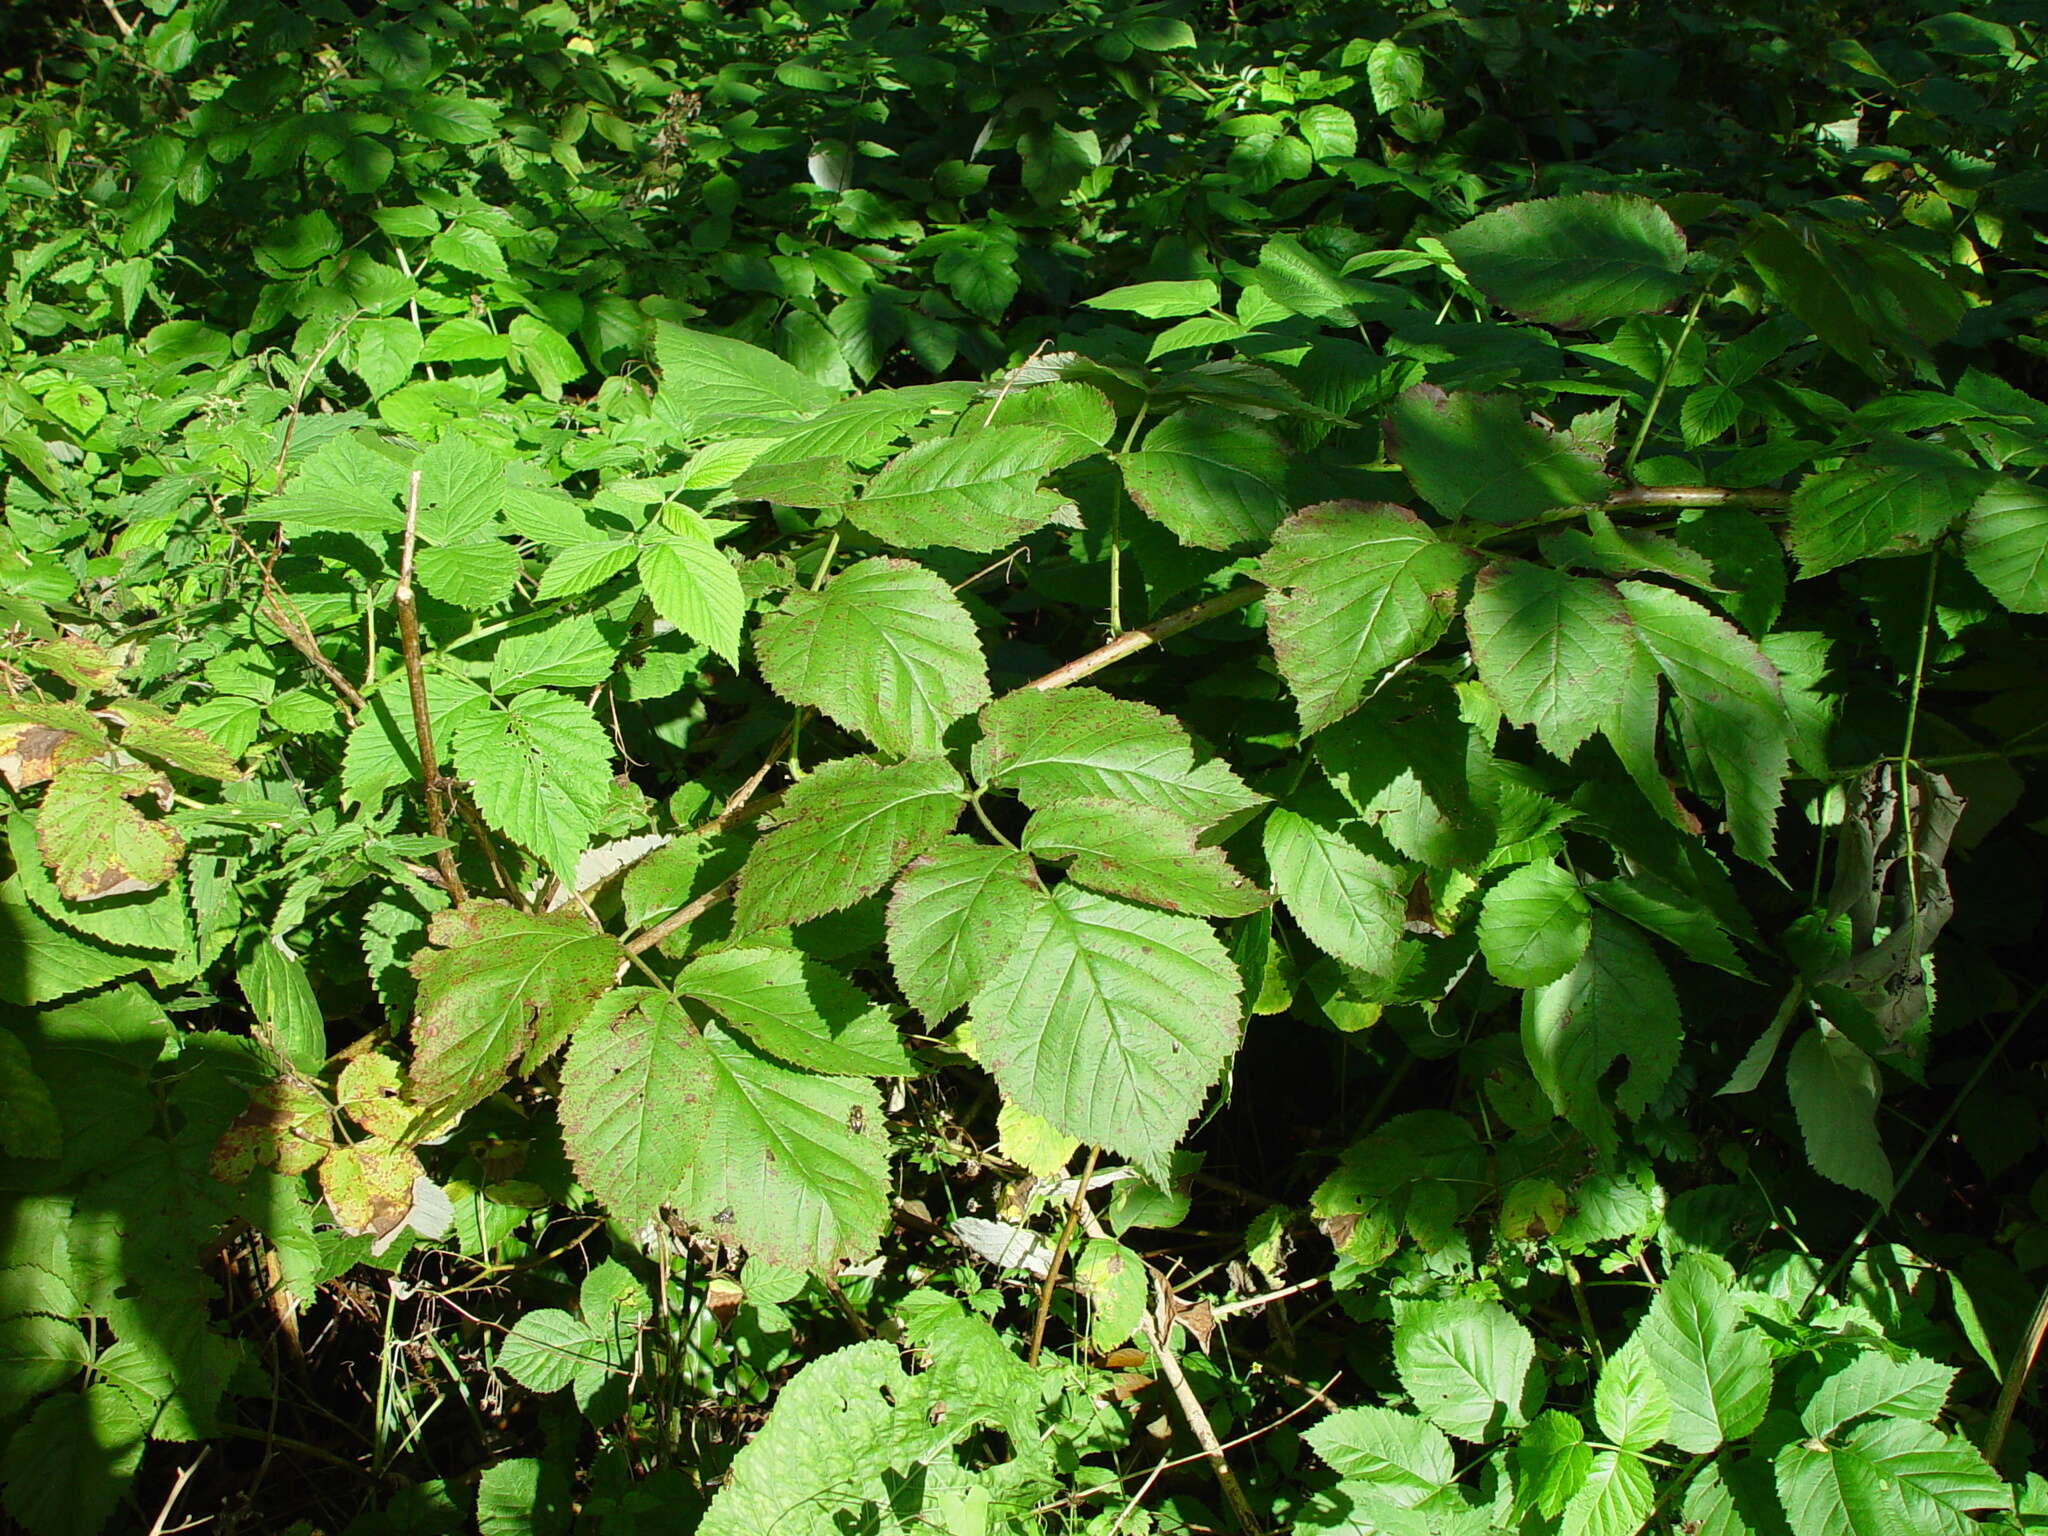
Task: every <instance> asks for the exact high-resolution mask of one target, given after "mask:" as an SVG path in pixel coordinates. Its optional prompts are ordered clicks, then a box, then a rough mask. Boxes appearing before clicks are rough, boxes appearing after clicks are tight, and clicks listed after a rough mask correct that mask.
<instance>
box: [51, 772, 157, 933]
mask: <svg viewBox="0 0 2048 1536" xmlns="http://www.w3.org/2000/svg"><path fill="white" fill-rule="evenodd" d="M137 795H159V796H161V797H162V799H163V800H165V801H168V800H169V798H170V785H169V784H168V783H167V782H166V781H165V780H164V778H163V776H162V775H161V774H158V773H155V772H153V771H152V770H150V769H148V768H113V767H109V766H107V765H106V764H105V763H101V762H89V763H77V764H74V765H73V766H71V767H69V768H66V769H64V770H63V771H62V772H61V773H59V774H58V775H57V776H56V778H54V779H52V780H51V781H50V787H49V788H48V789H47V790H45V791H44V793H43V806H42V810H41V811H40V812H39V813H38V814H37V816H36V845H37V847H38V848H39V849H40V850H41V851H42V856H43V863H44V864H45V865H46V866H48V868H49V870H50V872H51V873H52V874H53V875H55V876H56V880H57V893H58V895H60V896H62V897H63V898H64V899H65V900H66V901H76V902H93V901H99V900H102V899H104V898H106V897H110V896H127V895H132V894H134V893H135V892H138V891H149V890H154V889H155V888H156V887H158V886H160V885H162V884H163V883H164V882H165V881H167V880H169V879H170V878H171V875H172V873H173V872H174V871H175V870H176V869H177V867H178V860H179V859H180V858H182V857H183V856H184V852H185V840H184V839H183V838H182V837H180V836H179V835H178V833H177V831H176V829H175V828H172V827H168V826H165V825H164V824H163V823H162V822H160V821H151V820H149V819H148V818H147V817H145V816H144V815H143V814H142V812H141V811H140V810H138V809H136V807H134V806H133V805H130V804H129V803H128V802H129V799H130V797H133V796H137Z"/></svg>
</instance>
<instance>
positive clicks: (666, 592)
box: [548, 520, 747, 662]
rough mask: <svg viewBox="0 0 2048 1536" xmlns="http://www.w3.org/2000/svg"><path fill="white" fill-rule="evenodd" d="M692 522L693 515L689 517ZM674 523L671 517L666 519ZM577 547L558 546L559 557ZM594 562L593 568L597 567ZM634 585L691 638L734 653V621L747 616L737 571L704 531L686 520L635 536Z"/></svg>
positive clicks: (552, 570)
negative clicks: (637, 571) (637, 538)
mask: <svg viewBox="0 0 2048 1536" xmlns="http://www.w3.org/2000/svg"><path fill="white" fill-rule="evenodd" d="M692 521H696V520H692ZM668 526H670V527H674V522H673V521H671V522H670V523H669V525H668ZM578 547H579V546H575V545H572V546H570V548H569V549H566V550H564V551H562V554H561V555H560V556H559V557H557V559H556V560H555V563H554V565H551V566H549V567H548V575H549V576H553V575H554V573H555V570H556V568H557V567H559V566H560V565H561V563H562V561H563V560H564V559H566V558H568V557H569V555H570V554H571V553H572V552H573V551H574V550H575V549H576V548H578ZM601 565H602V562H601V561H599V562H595V563H594V565H593V568H597V567H598V566H601ZM640 584H641V586H643V587H644V588H646V590H647V600H648V601H649V602H651V603H653V604H654V611H655V612H656V613H658V614H660V615H661V616H662V617H663V618H664V619H666V620H668V622H669V623H671V624H673V625H675V627H676V628H677V629H680V630H681V631H682V632H683V633H684V634H686V635H688V636H689V637H690V638H691V639H692V640H696V641H698V642H700V643H701V644H704V645H707V646H709V647H710V648H711V649H712V650H713V651H715V652H717V653H718V654H719V655H720V656H723V657H724V658H725V659H726V660H727V661H731V662H736V661H737V660H738V659H739V654H740V626H741V625H742V624H743V623H744V622H745V620H746V616H747V594H746V590H745V589H744V588H743V587H742V586H741V585H740V577H739V572H738V571H736V570H734V569H733V563H732V560H731V559H730V558H729V557H728V556H727V555H726V553H725V551H724V550H722V549H720V548H719V547H718V546H717V545H716V544H714V543H712V541H711V535H710V533H709V531H708V530H706V531H701V532H700V531H698V530H697V529H693V528H690V527H689V526H688V525H687V524H686V525H685V526H684V531H681V532H669V533H659V534H649V535H646V536H645V537H643V538H642V539H641V541H640Z"/></svg>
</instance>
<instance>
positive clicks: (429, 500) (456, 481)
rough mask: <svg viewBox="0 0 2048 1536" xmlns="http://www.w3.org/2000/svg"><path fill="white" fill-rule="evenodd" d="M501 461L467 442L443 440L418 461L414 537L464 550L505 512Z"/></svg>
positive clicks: (503, 461) (463, 439)
mask: <svg viewBox="0 0 2048 1536" xmlns="http://www.w3.org/2000/svg"><path fill="white" fill-rule="evenodd" d="M506 462H507V461H506V456H505V454H503V453H502V452H494V451H492V450H491V449H490V448H487V447H485V446H484V445H483V444H482V443H478V442H472V441H471V440H470V439H468V438H466V437H444V438H442V439H441V440H440V441H439V442H437V443H435V444H434V445H433V446H432V447H430V448H428V449H427V450H426V451H425V452H423V453H422V454H421V455H420V456H419V461H418V468H419V475H420V507H419V524H418V527H419V535H420V537H421V538H423V539H425V540H426V541H427V542H428V543H430V544H466V543H468V542H469V541H470V540H472V539H474V538H475V537H476V536H477V535H478V534H481V533H484V532H486V531H487V530H489V528H490V527H491V525H492V524H493V523H495V522H496V521H497V520H498V514H499V512H500V511H502V510H503V509H504V506H505V465H506Z"/></svg>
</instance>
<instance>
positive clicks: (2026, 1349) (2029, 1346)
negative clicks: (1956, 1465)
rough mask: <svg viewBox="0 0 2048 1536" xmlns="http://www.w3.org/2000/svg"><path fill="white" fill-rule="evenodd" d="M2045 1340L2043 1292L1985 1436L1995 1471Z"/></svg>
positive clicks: (2047, 1300) (2047, 1307)
mask: <svg viewBox="0 0 2048 1536" xmlns="http://www.w3.org/2000/svg"><path fill="white" fill-rule="evenodd" d="M2043 1336H2048V1290H2043V1291H2042V1292H2041V1300H2040V1301H2039V1302H2038V1303H2037V1304H2036V1305H2035V1307H2034V1317H2033V1321H2031V1322H2030V1323H2028V1324H2027V1336H2026V1337H2025V1338H2023V1339H2021V1340H2020V1347H2019V1348H2018V1349H2016V1350H2015V1351H2013V1357H2012V1364H2010V1365H2008V1366H2007V1367H2006V1368H2005V1380H2004V1381H2003V1382H2002V1383H2001V1384H2000V1385H1999V1388H1998V1406H1997V1407H1995V1408H1993V1409H1992V1410H1991V1427H1990V1429H1989V1430H1987V1431H1986V1433H1985V1435H1984V1459H1985V1460H1986V1461H1988V1462H1990V1463H1991V1464H1992V1465H1993V1466H1994V1467H1995V1466H1997V1465H1998V1453H1999V1452H2000V1451H2002V1450H2004V1449H2005V1432H2006V1431H2007V1430H2008V1429H2010V1428H2012V1415H2013V1410H2014V1409H2015V1408H2017V1407H2018V1406H2019V1402H2020V1390H2021V1389H2022V1388H2023V1387H2025V1386H2026V1384H2027V1378H2028V1377H2029V1376H2031V1375H2032V1374H2033V1372H2034V1361H2035V1360H2036V1359H2037V1358H2039V1356H2040V1353H2041V1340H2042V1338H2043Z"/></svg>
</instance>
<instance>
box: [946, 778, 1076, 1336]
mask: <svg viewBox="0 0 2048 1536" xmlns="http://www.w3.org/2000/svg"><path fill="white" fill-rule="evenodd" d="M975 809H976V810H980V809H981V805H980V802H979V801H977V802H976V803H975ZM1101 1155H1102V1148H1100V1147H1090V1148H1089V1149H1088V1160H1087V1161H1086V1162H1085V1163H1083V1164H1082V1165H1081V1179H1080V1182H1079V1183H1078V1184H1076V1185H1075V1186H1074V1198H1073V1200H1072V1201H1070V1202H1069V1203H1068V1205H1067V1219H1066V1220H1065V1221H1064V1222H1062V1223H1061V1224H1060V1238H1059V1241H1058V1242H1056V1243H1054V1244H1053V1246H1052V1260H1051V1262H1050V1263H1048V1264H1047V1265H1046V1266H1045V1279H1044V1281H1043V1282H1042V1283H1041V1284H1040V1285H1039V1287H1038V1315H1037V1316H1035V1317H1034V1318H1032V1320H1031V1347H1030V1349H1028V1350H1026V1351H1025V1352H1024V1363H1025V1364H1026V1365H1031V1366H1035V1365H1037V1364H1038V1351H1039V1348H1040V1346H1041V1345H1043V1344H1044V1343H1045V1324H1046V1319H1048V1318H1049V1317H1051V1316H1052V1293H1053V1290H1054V1289H1055V1288H1056V1287H1057V1286H1058V1285H1059V1283H1060V1265H1061V1264H1063V1263H1065V1262H1066V1257H1067V1247H1068V1245H1069V1244H1071V1243H1072V1242H1073V1241H1074V1228H1075V1226H1076V1225H1078V1224H1079V1222H1080V1220H1081V1206H1082V1204H1083V1202H1085V1201H1086V1200H1087V1198H1088V1181H1089V1180H1090V1179H1092V1178H1094V1177H1095V1160H1096V1159H1097V1158H1098V1157H1100V1156H1101Z"/></svg>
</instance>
